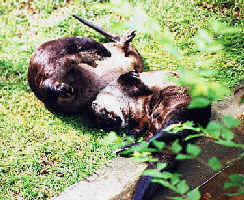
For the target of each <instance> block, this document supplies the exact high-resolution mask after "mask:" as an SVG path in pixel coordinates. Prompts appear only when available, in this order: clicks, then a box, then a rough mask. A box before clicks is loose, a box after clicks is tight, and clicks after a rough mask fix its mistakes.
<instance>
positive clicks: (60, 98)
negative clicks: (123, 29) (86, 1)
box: [28, 25, 143, 114]
mask: <svg viewBox="0 0 244 200" xmlns="http://www.w3.org/2000/svg"><path fill="white" fill-rule="evenodd" d="M90 26H92V25H90ZM92 28H93V27H92ZM95 30H96V29H95ZM104 35H106V36H107V37H108V35H110V34H108V33H106V34H105V33H104ZM134 36H135V33H134V32H131V33H130V34H127V35H126V36H124V37H122V38H120V37H119V36H116V37H115V36H114V38H111V37H109V39H113V40H115V42H112V43H105V44H101V43H98V42H96V41H95V40H93V39H91V38H87V37H65V38H61V39H58V40H52V41H48V42H46V43H44V44H42V45H41V46H40V47H39V48H37V50H36V51H35V52H34V54H33V55H32V57H31V60H30V66H29V69H28V82H29V85H30V87H31V89H32V90H33V92H34V93H35V95H36V96H37V97H38V98H39V99H40V100H41V101H42V102H44V104H45V105H46V107H47V108H49V109H50V110H52V111H54V112H56V113H64V114H66V113H68V114H70V113H78V112H81V111H82V110H81V109H82V108H83V107H85V106H87V105H88V104H89V103H91V101H92V100H93V99H94V98H95V97H96V95H97V93H98V92H99V91H100V90H101V89H103V88H104V87H105V86H106V85H107V84H109V83H110V82H111V81H113V80H115V79H117V78H118V77H119V76H120V75H121V74H123V73H125V72H128V71H130V70H137V71H138V72H141V71H143V61H142V58H141V56H140V54H139V53H138V52H137V51H136V49H135V48H134V47H132V46H131V45H129V43H130V42H131V40H132V39H133V38H134Z"/></svg>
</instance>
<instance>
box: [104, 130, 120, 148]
mask: <svg viewBox="0 0 244 200" xmlns="http://www.w3.org/2000/svg"><path fill="white" fill-rule="evenodd" d="M102 141H103V144H106V145H108V144H116V143H119V142H122V139H121V137H119V136H118V135H117V134H116V133H115V132H114V131H111V132H110V133H109V134H108V135H107V136H105V137H104V138H103V140H102Z"/></svg>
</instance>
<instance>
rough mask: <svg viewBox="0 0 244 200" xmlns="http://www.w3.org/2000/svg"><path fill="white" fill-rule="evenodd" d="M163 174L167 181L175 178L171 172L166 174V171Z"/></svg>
mask: <svg viewBox="0 0 244 200" xmlns="http://www.w3.org/2000/svg"><path fill="white" fill-rule="evenodd" d="M162 174H163V176H164V178H165V179H168V178H171V177H172V176H173V174H172V173H170V172H166V171H165V172H163V173H162Z"/></svg>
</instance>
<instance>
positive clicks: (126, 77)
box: [119, 70, 140, 83]
mask: <svg viewBox="0 0 244 200" xmlns="http://www.w3.org/2000/svg"><path fill="white" fill-rule="evenodd" d="M139 78H140V77H139V74H138V73H137V72H136V71H134V70H133V71H129V72H128V73H125V74H122V75H121V76H120V77H119V79H120V80H121V81H123V82H125V83H136V82H138V81H140V79H139Z"/></svg>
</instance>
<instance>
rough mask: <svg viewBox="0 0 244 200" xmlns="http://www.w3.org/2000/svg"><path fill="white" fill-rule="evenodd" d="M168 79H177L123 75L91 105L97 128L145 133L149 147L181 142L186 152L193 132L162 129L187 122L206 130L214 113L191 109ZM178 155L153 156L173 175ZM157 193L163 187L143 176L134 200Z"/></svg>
mask: <svg viewBox="0 0 244 200" xmlns="http://www.w3.org/2000/svg"><path fill="white" fill-rule="evenodd" d="M169 76H173V77H174V76H176V77H177V76H178V75H177V74H176V73H175V72H170V71H163V70H158V71H148V72H142V73H137V72H135V71H131V72H128V73H125V74H122V75H121V76H120V77H119V78H118V79H117V80H115V81H113V82H111V83H110V84H109V85H107V86H106V87H105V88H104V89H103V90H102V91H101V92H100V93H99V94H98V95H97V98H96V100H95V101H93V102H92V113H93V114H94V118H95V121H96V123H97V124H98V126H100V127H101V128H106V129H118V128H122V129H127V130H128V133H129V134H132V135H133V136H135V137H138V136H142V134H143V133H145V134H146V141H147V142H148V144H149V147H151V145H153V143H152V141H153V140H155V139H156V140H160V141H164V142H166V144H168V143H171V142H172V141H174V140H176V139H179V142H180V143H181V144H182V145H183V147H184V148H183V151H184V149H185V145H186V143H185V141H184V138H185V137H186V136H188V135H189V134H194V132H193V131H189V130H187V131H184V130H183V131H181V132H179V133H176V134H172V133H167V132H165V131H164V130H163V129H164V128H166V127H167V126H169V125H171V124H176V123H183V122H186V121H193V122H195V123H196V124H200V125H202V126H206V125H207V123H208V121H209V119H210V116H211V109H210V106H208V107H206V108H195V109H188V108H187V105H189V103H190V101H191V97H190V95H189V93H188V91H187V89H186V88H184V87H180V86H177V85H176V84H174V83H172V82H169V79H168V77H169ZM188 142H190V141H188ZM133 145H135V144H132V145H128V146H126V147H122V149H121V151H123V150H125V149H127V148H128V147H131V146H133ZM175 155H176V154H175V153H173V152H171V151H170V150H167V149H164V150H163V151H162V152H158V153H153V156H155V157H157V158H159V161H160V162H163V163H167V168H165V169H164V170H167V171H173V170H174V169H175V167H176V166H177V162H176V161H175ZM149 168H155V163H150V164H149ZM158 189H161V186H160V185H159V184H157V183H153V182H151V177H148V176H142V177H141V178H140V179H139V181H138V183H137V184H136V187H135V192H134V194H133V197H132V200H149V199H152V197H153V195H155V192H156V191H157V190H158Z"/></svg>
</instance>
